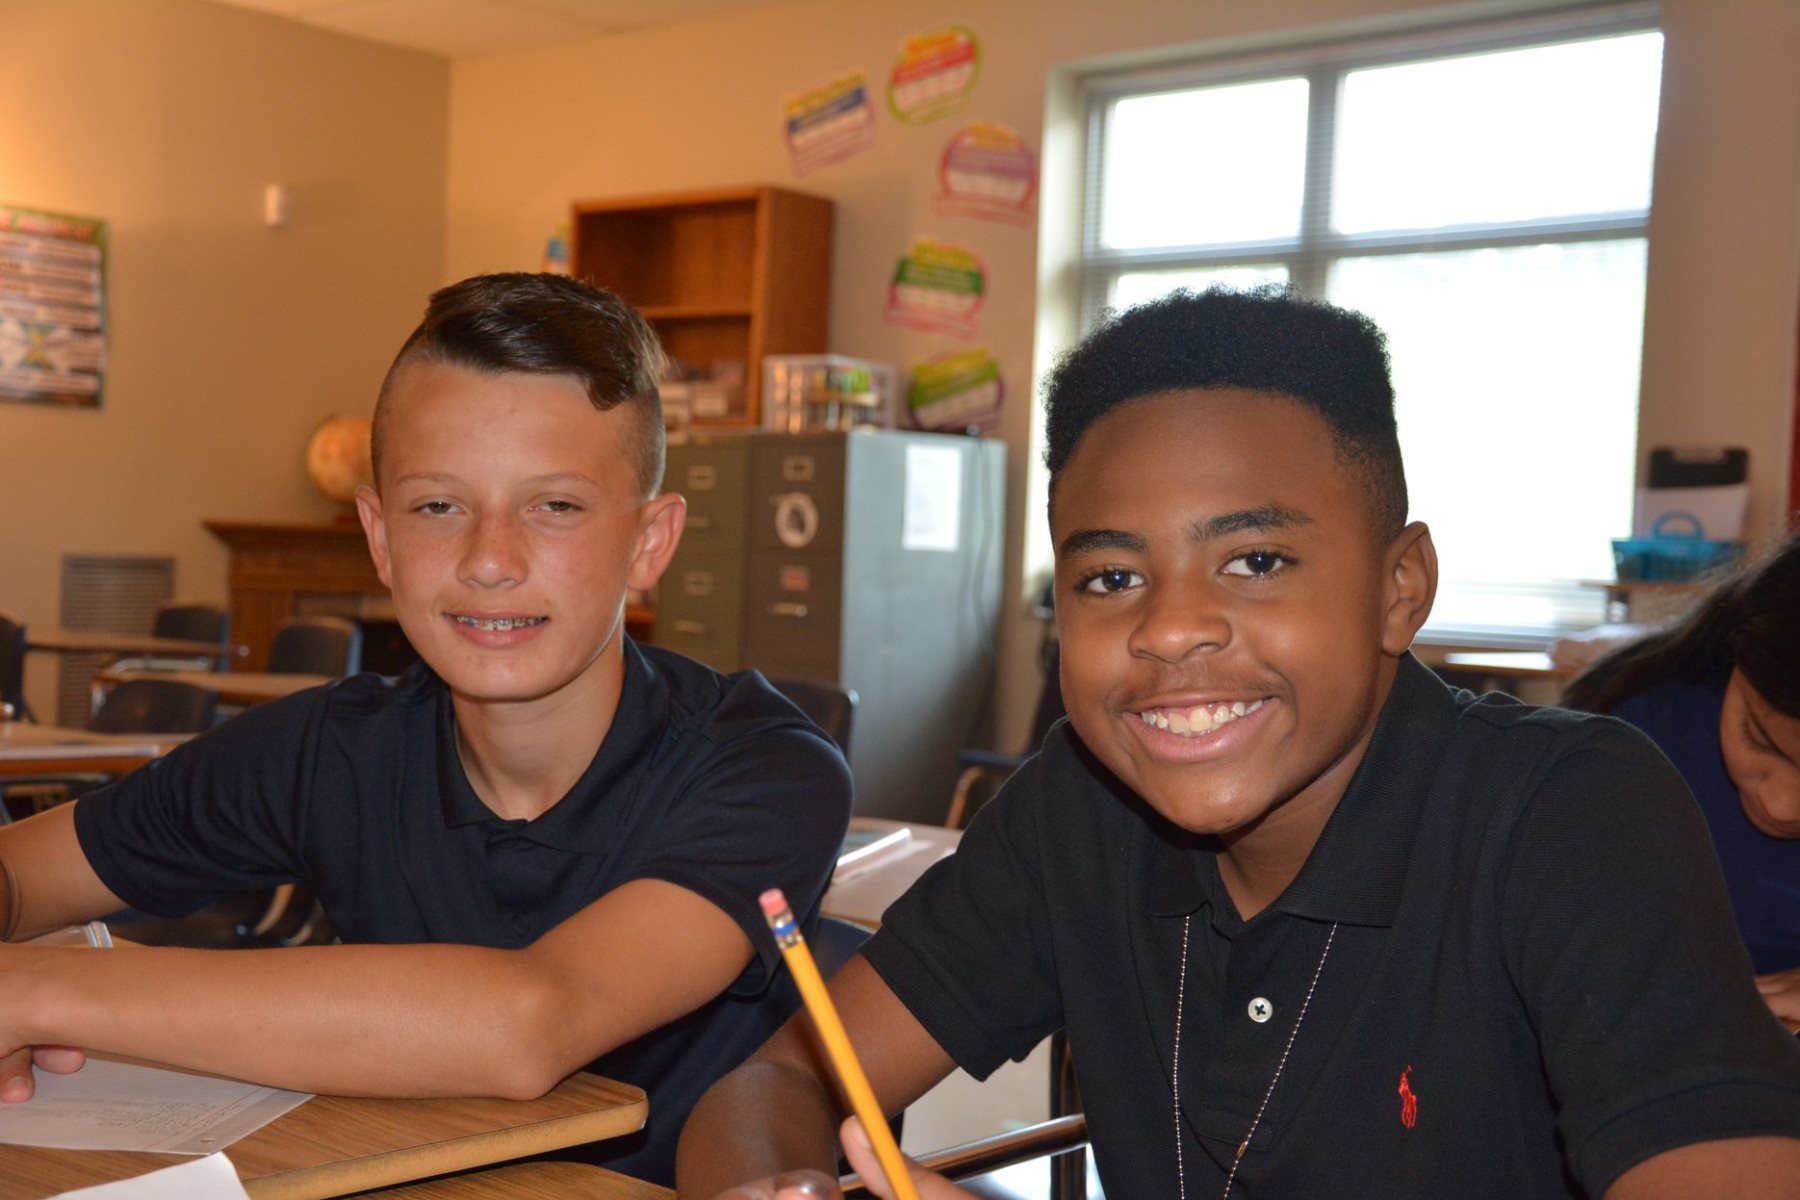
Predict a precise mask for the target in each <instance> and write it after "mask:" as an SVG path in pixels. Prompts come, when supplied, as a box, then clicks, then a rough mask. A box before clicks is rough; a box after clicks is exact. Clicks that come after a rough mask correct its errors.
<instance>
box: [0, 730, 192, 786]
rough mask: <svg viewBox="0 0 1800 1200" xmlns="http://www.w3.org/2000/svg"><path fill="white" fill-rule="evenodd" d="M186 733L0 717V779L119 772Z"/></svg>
mask: <svg viewBox="0 0 1800 1200" xmlns="http://www.w3.org/2000/svg"><path fill="white" fill-rule="evenodd" d="M188 736H189V735H187V734H185V733H118V734H114V733H89V732H88V731H87V730H85V729H66V728H64V727H63V726H60V725H38V724H34V723H32V722H30V721H0V779H18V778H21V777H27V776H30V777H37V776H47V775H78V774H92V773H98V774H105V775H122V774H124V773H125V772H126V771H130V770H133V769H135V768H137V767H141V766H143V765H144V764H145V763H147V762H149V761H150V760H151V759H153V758H160V757H161V756H162V755H164V754H167V753H168V752H169V751H170V750H172V749H173V748H175V747H176V746H179V745H180V744H181V743H182V742H184V741H186V740H187V739H188Z"/></svg>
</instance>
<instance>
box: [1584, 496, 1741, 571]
mask: <svg viewBox="0 0 1800 1200" xmlns="http://www.w3.org/2000/svg"><path fill="white" fill-rule="evenodd" d="M1682 524H1685V525H1687V526H1689V528H1688V529H1687V530H1685V531H1683V530H1680V529H1671V528H1669V527H1670V526H1679V525H1682ZM1704 533H1705V531H1704V529H1703V527H1702V526H1701V524H1700V519H1699V518H1698V517H1696V516H1694V515H1693V514H1692V513H1685V512H1680V511H1670V512H1666V513H1664V514H1663V515H1662V516H1660V517H1658V518H1657V519H1656V524H1654V525H1652V526H1651V527H1650V536H1649V537H1640V538H1614V539H1613V544H1612V548H1613V568H1614V570H1615V571H1616V572H1617V574H1618V578H1619V582H1620V583H1684V582H1687V581H1689V580H1693V579H1698V578H1700V577H1701V576H1702V575H1705V574H1707V573H1709V572H1711V571H1714V570H1718V569H1721V568H1724V567H1728V566H1730V565H1731V564H1732V563H1733V562H1736V561H1737V557H1738V554H1739V553H1740V552H1741V551H1742V550H1743V548H1744V544H1743V543H1742V542H1721V541H1713V540H1711V539H1709V538H1707V537H1705V536H1704Z"/></svg>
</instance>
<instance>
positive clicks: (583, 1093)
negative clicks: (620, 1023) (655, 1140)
mask: <svg viewBox="0 0 1800 1200" xmlns="http://www.w3.org/2000/svg"><path fill="white" fill-rule="evenodd" d="M648 1113H649V1104H648V1102H646V1101H645V1099H644V1093H643V1092H641V1091H639V1090H638V1089H637V1088H634V1087H631V1086H630V1085H628V1084H623V1083H615V1082H613V1081H612V1080H610V1079H602V1078H600V1077H599V1076H597V1075H589V1074H586V1073H585V1072H584V1073H581V1074H577V1075H573V1076H571V1077H569V1078H568V1079H565V1080H564V1081H563V1082H562V1083H561V1084H559V1085H558V1086H557V1087H556V1089H555V1090H554V1091H552V1092H551V1093H550V1094H549V1095H547V1096H544V1097H542V1098H541V1099H538V1100H489V1099H465V1100H369V1099H358V1098H354V1097H345V1096H317V1097H314V1098H313V1099H311V1100H308V1101H307V1102H306V1103H305V1104H302V1105H301V1106H300V1107H299V1108H296V1109H294V1110H293V1111H292V1112H290V1113H287V1114H286V1115H284V1116H282V1117H280V1118H279V1119H277V1120H276V1121H274V1122H272V1123H271V1124H268V1125H265V1126H263V1127H262V1128H261V1129H259V1130H257V1131H256V1132H255V1133H253V1134H251V1135H250V1136H248V1137H246V1138H244V1139H243V1140H242V1141H239V1142H235V1143H233V1144H232V1145H230V1146H228V1147H226V1149H225V1155H226V1157H227V1158H229V1159H231V1162H232V1165H233V1166H235V1167H236V1168H237V1172H238V1177H239V1178H240V1179H242V1180H243V1181H244V1190H245V1191H247V1192H249V1193H250V1195H251V1196H252V1197H254V1198H255V1200H323V1198H324V1197H329V1196H345V1195H349V1194H351V1193H353V1192H361V1191H367V1190H369V1189H371V1188H380V1187H387V1186H390V1185H392V1184H398V1183H408V1182H410V1181H413V1180H418V1179H425V1178H428V1177H430V1176H433V1175H442V1174H444V1173H446V1172H450V1171H463V1170H467V1169H468V1168H470V1167H480V1166H486V1165H487V1164H489V1163H497V1162H505V1161H507V1160H508V1159H514V1158H522V1157H524V1156H526V1155H529V1154H540V1153H543V1152H544V1151H547V1150H560V1149H562V1148H563V1147H565V1146H575V1145H579V1144H581V1143H583V1142H592V1141H598V1140H600V1139H602V1138H610V1137H619V1136H620V1135H622V1134H627V1133H632V1132H634V1131H636V1130H638V1129H641V1128H642V1127H643V1124H644V1119H645V1117H646V1116H647V1114H648ZM183 1159H184V1156H182V1155H172V1154H134V1153H125V1152H119V1151H94V1150H44V1149H39V1148H37V1147H33V1146H7V1147H5V1148H4V1149H3V1150H0V1196H5V1197H7V1200H42V1198H43V1197H46V1196H53V1195H55V1194H57V1193H58V1192H63V1191H68V1190H70V1189H71V1188H78V1187H88V1186H91V1185H93V1184H96V1183H106V1182H109V1181H111V1180H116V1179H129V1178H131V1177H132V1176H135V1175H143V1174H146V1173H148V1172H150V1171H155V1170H158V1169H160V1168H162V1167H167V1166H172V1165H174V1164H175V1163H178V1162H181V1161H183ZM448 1194H449V1195H452V1196H454V1195H457V1194H458V1193H454V1192H453V1193H448ZM469 1194H470V1195H475V1196H480V1195H482V1194H483V1193H480V1192H475V1193H469ZM599 1194H601V1195H604V1194H605V1193H599ZM620 1195H622V1196H631V1195H632V1193H630V1192H623V1193H620Z"/></svg>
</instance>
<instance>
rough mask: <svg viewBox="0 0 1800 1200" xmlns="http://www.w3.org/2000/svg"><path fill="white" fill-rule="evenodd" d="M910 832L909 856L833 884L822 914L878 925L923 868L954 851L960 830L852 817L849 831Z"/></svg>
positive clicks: (888, 860)
mask: <svg viewBox="0 0 1800 1200" xmlns="http://www.w3.org/2000/svg"><path fill="white" fill-rule="evenodd" d="M901 827H904V828H907V829H910V830H912V842H913V845H914V849H913V851H912V852H911V853H909V854H905V855H901V856H898V857H895V858H891V859H887V860H884V861H883V862H881V863H880V864H878V865H876V866H872V867H870V868H869V869H868V870H866V871H864V872H862V873H861V874H858V875H855V876H852V877H851V878H849V879H846V880H844V881H843V882H842V883H834V884H832V885H831V886H830V887H829V888H827V889H826V891H825V900H824V906H823V907H824V912H825V913H826V914H827V915H828V916H833V917H841V918H843V919H844V920H846V921H855V922H856V923H857V924H859V925H870V926H875V925H880V924H881V914H882V913H884V912H886V911H887V906H888V905H890V904H892V903H893V902H894V901H896V900H898V899H899V898H900V896H901V893H903V892H905V891H906V889H907V888H909V887H911V886H912V885H913V883H914V882H915V881H916V880H917V879H918V878H919V876H921V875H923V874H924V873H925V869H926V868H927V867H929V866H931V864H932V863H934V862H937V861H938V860H939V859H940V858H946V857H948V856H949V855H951V854H954V853H955V852H956V846H957V843H958V842H960V841H962V831H961V830H957V829H945V828H944V827H943V826H942V825H919V824H914V823H913V822H910V821H886V820H882V819H880V818H877V817H854V818H852V819H851V821H850V828H852V829H898V828H901Z"/></svg>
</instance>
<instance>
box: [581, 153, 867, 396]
mask: <svg viewBox="0 0 1800 1200" xmlns="http://www.w3.org/2000/svg"><path fill="white" fill-rule="evenodd" d="M831 222H832V204H831V201H829V200H826V199H824V198H823V197H820V196H809V195H805V194H803V193H800V192H790V191H786V190H783V189H781V188H772V187H747V188H725V189H719V190H714V191H703V192H686V193H681V194H677V195H666V196H647V197H637V198H633V199H625V200H584V201H580V202H578V203H576V204H575V205H574V209H573V215H572V219H571V221H570V228H571V230H572V232H573V237H574V242H573V245H572V246H571V247H570V254H571V262H572V267H573V270H574V273H575V275H576V277H577V278H582V279H590V280H592V281H593V282H594V283H597V284H599V285H600V286H601V287H605V288H609V289H611V290H612V291H614V292H617V293H618V294H619V295H621V296H623V297H624V298H625V299H626V300H629V301H630V302H631V303H632V304H634V305H636V306H637V307H638V308H639V309H640V310H641V311H642V312H643V314H644V316H645V317H646V318H647V319H648V320H649V321H650V323H651V324H652V325H653V326H655V328H656V332H657V334H658V336H660V337H661V338H662V342H663V346H664V347H665V348H666V349H667V350H668V352H669V354H670V355H671V356H673V357H675V358H678V359H680V360H682V361H683V362H684V363H687V364H689V365H691V366H693V367H696V368H699V369H701V370H706V369H709V368H710V367H711V366H712V365H713V364H715V363H721V362H741V363H742V364H743V365H744V398H743V403H742V406H741V408H739V409H736V410H734V411H732V412H731V413H730V414H729V416H728V417H727V418H725V419H724V420H717V419H713V420H703V419H701V418H699V417H696V420H695V423H696V424H709V425H721V424H723V425H756V424H758V423H760V421H761V414H762V404H761V394H760V393H761V391H762V360H763V356H764V355H766V354H822V353H824V351H825V347H826V334H827V327H828V323H829V319H830V310H831Z"/></svg>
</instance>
